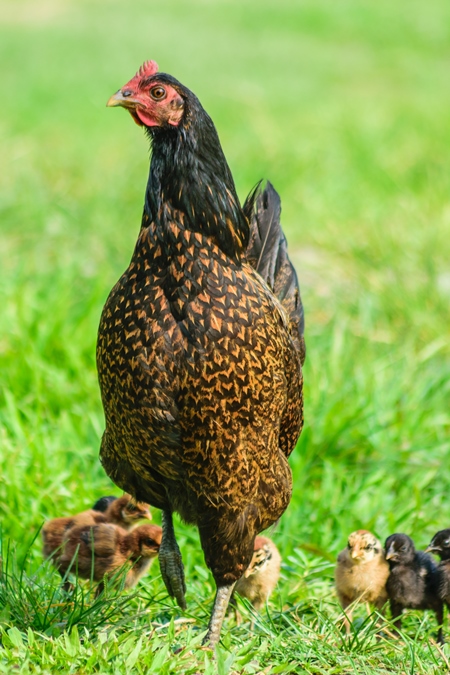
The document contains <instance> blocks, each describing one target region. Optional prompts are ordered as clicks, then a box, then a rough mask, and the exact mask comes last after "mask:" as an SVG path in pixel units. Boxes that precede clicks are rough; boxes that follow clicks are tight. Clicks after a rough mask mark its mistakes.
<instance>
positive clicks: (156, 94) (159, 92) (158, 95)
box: [149, 86, 167, 101]
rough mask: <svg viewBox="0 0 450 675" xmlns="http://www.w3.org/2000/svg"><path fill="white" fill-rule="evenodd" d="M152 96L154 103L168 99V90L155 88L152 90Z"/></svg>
mask: <svg viewBox="0 0 450 675" xmlns="http://www.w3.org/2000/svg"><path fill="white" fill-rule="evenodd" d="M149 93H150V96H151V97H152V99H153V100H154V101H162V99H163V98H166V95H167V94H166V90H165V89H164V87H160V86H158V87H153V89H150V92H149Z"/></svg>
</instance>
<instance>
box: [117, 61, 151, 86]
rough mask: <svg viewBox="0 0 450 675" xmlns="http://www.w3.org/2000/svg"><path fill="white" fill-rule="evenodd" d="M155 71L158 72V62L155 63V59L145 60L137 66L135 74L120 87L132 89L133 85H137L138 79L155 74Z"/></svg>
mask: <svg viewBox="0 0 450 675" xmlns="http://www.w3.org/2000/svg"><path fill="white" fill-rule="evenodd" d="M157 72H158V64H157V63H156V61H146V62H145V63H143V64H142V66H141V67H140V68H139V70H138V71H137V73H136V75H135V76H134V77H133V78H132V79H131V80H130V81H129V82H127V83H126V84H125V85H124V86H123V87H122V89H133V88H134V87H138V86H139V83H140V81H141V80H142V79H143V78H145V77H151V76H152V75H155V73H157Z"/></svg>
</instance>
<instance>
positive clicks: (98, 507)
mask: <svg viewBox="0 0 450 675" xmlns="http://www.w3.org/2000/svg"><path fill="white" fill-rule="evenodd" d="M116 499H117V497H113V495H108V496H107V497H100V499H97V501H96V502H95V504H94V506H93V507H92V510H93V511H100V513H105V511H107V510H108V507H109V506H111V504H112V503H113V502H115V501H116Z"/></svg>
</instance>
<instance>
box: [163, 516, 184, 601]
mask: <svg viewBox="0 0 450 675" xmlns="http://www.w3.org/2000/svg"><path fill="white" fill-rule="evenodd" d="M162 526H163V535H162V541H161V546H160V547H159V556H158V557H159V566H160V569H161V575H162V578H163V581H164V583H165V585H166V588H167V592H168V593H169V595H170V596H171V597H172V598H175V600H176V601H177V603H178V605H179V606H180V607H181V609H186V599H185V593H186V582H185V579H184V566H183V560H182V558H181V552H180V549H179V546H178V544H177V541H176V539H175V532H174V529H173V523H172V514H171V513H170V512H168V511H163V517H162Z"/></svg>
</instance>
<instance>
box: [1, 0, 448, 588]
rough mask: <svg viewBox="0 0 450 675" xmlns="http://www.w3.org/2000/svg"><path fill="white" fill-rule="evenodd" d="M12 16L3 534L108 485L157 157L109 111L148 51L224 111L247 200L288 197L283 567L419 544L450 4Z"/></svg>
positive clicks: (190, 554)
mask: <svg viewBox="0 0 450 675" xmlns="http://www.w3.org/2000/svg"><path fill="white" fill-rule="evenodd" d="M1 15H2V25H1V28H0V66H1V73H2V88H3V92H2V104H1V112H0V143H1V157H2V170H1V175H0V222H1V225H0V227H1V239H0V257H1V258H0V265H1V276H0V294H1V301H0V327H1V334H0V369H1V393H0V422H1V437H0V442H1V456H0V468H1V475H0V518H1V521H2V527H3V533H4V535H6V536H7V537H11V539H12V540H14V541H18V542H19V543H20V545H22V543H23V542H24V541H25V540H26V538H27V537H28V536H31V535H32V533H33V532H36V531H37V528H38V527H39V526H40V524H41V523H42V522H43V520H44V519H45V518H48V517H54V516H59V515H65V514H66V513H70V512H71V511H72V512H73V511H77V510H81V509H82V508H85V507H86V506H89V505H90V504H91V503H92V502H93V501H94V500H95V499H96V498H97V497H98V496H99V495H101V494H105V493H109V492H111V489H112V487H111V484H110V482H109V481H108V479H107V478H106V476H105V475H104V472H103V470H102V469H101V467H100V465H99V462H98V459H97V457H98V448H99V441H100V437H101V433H102V430H103V413H102V409H101V404H100V397H99V391H98V385H97V379H96V369H95V358H94V357H95V342H96V332H97V326H98V321H99V317H100V312H101V309H102V306H103V303H104V301H105V299H106V296H107V294H108V292H109V290H110V288H111V287H112V285H113V284H114V283H115V281H116V280H117V278H118V277H119V275H120V274H121V272H122V271H123V270H124V269H125V267H126V266H127V264H128V261H129V259H130V256H131V253H132V250H133V246H134V242H135V240H136V237H137V233H138V229H139V225H140V216H141V212H142V203H143V192H144V188H145V184H146V178H147V171H148V161H149V160H148V157H149V150H148V142H147V140H146V138H145V136H144V134H143V133H142V130H140V129H139V128H138V127H137V126H135V125H134V124H133V123H132V120H131V119H130V118H129V116H128V115H126V114H124V112H123V111H118V110H108V109H106V107H105V104H106V101H107V99H108V98H109V96H110V95H111V94H112V93H113V92H115V91H116V90H117V89H118V88H119V87H121V86H122V85H123V84H124V83H125V82H126V81H128V80H129V79H130V77H132V75H133V74H134V73H135V71H136V70H137V69H138V67H139V66H140V64H141V63H142V62H143V61H144V60H146V59H149V58H152V59H155V60H156V61H157V62H158V63H159V65H160V69H161V70H162V71H165V72H169V73H171V74H172V75H174V76H175V77H177V78H178V79H179V80H180V81H181V82H183V84H185V85H187V86H188V87H189V88H191V89H192V90H193V91H194V92H195V93H196V95H197V96H198V97H199V98H200V100H201V101H202V103H203V105H204V107H205V108H206V109H207V111H208V112H209V113H210V115H211V116H212V118H213V120H214V121H215V124H216V126H217V129H218V132H219V135H220V138H221V141H222V144H223V147H224V150H225V154H226V156H227V159H228V161H229V164H230V167H231V169H232V171H233V174H234V177H235V180H236V183H237V188H238V192H239V194H240V195H241V198H242V199H243V198H244V197H245V195H246V193H247V192H248V191H249V190H250V189H251V188H252V186H253V185H254V184H255V183H256V182H257V181H258V180H259V179H260V178H268V179H270V180H271V181H272V182H273V184H274V185H275V187H276V188H277V190H278V191H279V192H280V194H281V198H282V204H283V214H282V218H283V227H284V229H285V231H286V234H287V237H288V241H289V247H290V252H291V256H292V258H293V260H294V262H295V264H296V267H297V270H298V275H299V279H300V283H301V290H302V297H303V301H304V305H305V314H306V327H307V328H306V341H307V350H308V351H307V362H306V365H305V371H304V375H305V401H306V403H305V419H306V424H305V429H304V431H303V434H302V436H301V439H300V441H299V444H298V448H297V450H296V451H295V453H294V454H293V456H292V467H293V470H294V481H295V482H294V485H295V488H294V497H293V500H292V504H291V507H290V509H289V510H288V512H287V513H286V514H285V516H284V517H283V519H282V521H281V523H280V525H279V526H278V529H277V530H276V531H275V532H274V533H273V537H274V539H275V540H276V541H277V544H278V545H279V547H280V550H281V552H282V554H283V556H288V555H290V554H291V553H292V551H293V550H294V548H296V547H304V548H306V549H307V550H312V551H314V552H315V553H316V554H317V555H318V556H320V557H322V558H323V559H324V560H329V559H331V560H332V559H334V557H335V555H336V553H337V551H338V550H340V549H341V548H342V547H343V546H344V545H345V543H346V538H347V535H348V533H349V532H351V531H352V530H355V529H358V528H359V527H364V528H367V529H373V530H374V531H375V532H376V533H377V534H378V535H379V536H380V538H382V539H384V538H385V537H386V536H387V535H388V534H390V533H391V532H392V531H395V530H397V531H399V530H400V531H406V532H408V533H410V534H411V535H412V536H413V537H414V538H415V540H416V542H417V544H418V545H420V546H425V545H426V544H427V543H428V542H429V540H430V537H431V536H432V535H433V534H434V532H435V531H436V530H438V529H440V528H442V527H448V526H450V500H449V497H448V495H449V492H450V476H449V460H450V433H449V432H450V405H449V403H450V377H449V375H450V329H449V304H450V244H449V241H450V206H449V195H450V177H449V176H450V172H449V159H450V149H449V148H450V87H449V55H450V3H449V2H448V1H447V0H432V1H431V2H427V3H424V2H422V1H419V0H397V2H395V3H394V2H392V0H390V1H388V0H377V1H375V0H360V1H358V0H340V1H339V2H331V0H329V1H328V2H326V1H325V0H314V1H313V0H303V1H298V2H294V1H292V0H290V1H288V0H263V1H261V2H256V1H255V0H247V1H243V0H218V1H216V2H214V3H213V2H208V1H207V0H192V1H190V2H181V1H180V0H168V1H166V2H163V3H150V2H142V1H140V0H137V1H132V2H129V3H124V2H119V0H102V1H101V0H90V1H88V0H72V1H71V0H59V1H57V0H43V1H42V2H39V3H38V2H32V1H31V0H15V1H14V2H5V1H4V0H2V3H1ZM116 494H117V491H116ZM155 517H156V516H155ZM177 528H178V530H179V532H180V533H181V535H180V536H181V541H182V542H184V543H185V556H186V557H187V559H188V566H189V564H190V563H189V560H192V561H193V563H192V564H194V563H196V564H197V563H198V564H201V565H202V564H203V563H202V555H201V552H200V551H199V550H198V544H197V539H196V533H195V532H194V531H193V529H192V528H187V527H185V526H183V525H181V524H179V525H178V526H177ZM19 548H20V547H19ZM35 556H36V561H37V560H39V557H40V552H39V546H38V545H36V546H35ZM286 583H287V584H288V583H289V582H286ZM291 590H292V589H291ZM289 592H291V591H289ZM296 592H297V591H296ZM294 595H295V593H294ZM294 599H295V598H294Z"/></svg>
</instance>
